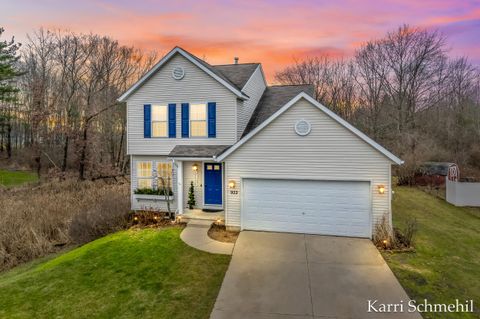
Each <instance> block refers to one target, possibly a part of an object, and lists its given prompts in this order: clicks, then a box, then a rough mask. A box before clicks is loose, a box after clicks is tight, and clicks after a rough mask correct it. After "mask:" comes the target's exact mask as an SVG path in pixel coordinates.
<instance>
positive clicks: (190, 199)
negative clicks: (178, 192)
mask: <svg viewBox="0 0 480 319" xmlns="http://www.w3.org/2000/svg"><path fill="white" fill-rule="evenodd" d="M187 204H188V208H189V209H193V206H195V204H196V202H195V186H193V181H191V182H190V188H189V189H188V202H187Z"/></svg>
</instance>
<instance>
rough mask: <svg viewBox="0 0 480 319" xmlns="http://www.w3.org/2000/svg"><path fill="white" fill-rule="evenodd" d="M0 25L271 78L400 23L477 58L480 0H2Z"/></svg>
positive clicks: (20, 35)
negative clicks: (251, 66)
mask: <svg viewBox="0 0 480 319" xmlns="http://www.w3.org/2000/svg"><path fill="white" fill-rule="evenodd" d="M0 3H1V4H0V26H3V27H4V28H5V29H6V35H7V36H11V35H15V36H16V38H17V39H18V41H20V42H23V41H25V39H26V34H27V33H31V32H32V31H34V30H36V29H38V28H39V27H41V26H43V27H44V28H53V29H68V30H71V31H75V32H93V33H97V34H102V35H103V34H105V35H109V36H111V37H113V38H115V39H118V40H119V41H120V42H121V43H123V44H128V45H135V46H137V47H141V48H143V49H147V50H148V49H155V50H157V51H158V52H159V53H160V55H163V54H165V53H166V52H168V51H169V50H170V49H171V48H172V47H174V46H175V45H179V46H182V47H183V48H185V49H187V50H189V51H191V52H192V53H194V54H196V55H198V56H199V57H202V58H205V59H206V60H207V61H208V62H209V63H212V64H223V63H232V62H233V57H234V56H239V57H240V62H262V63H263V65H264V68H265V70H266V73H267V76H268V78H269V80H273V74H274V72H275V71H276V70H279V69H281V68H282V67H284V66H286V65H288V64H289V63H291V62H292V61H293V59H295V58H302V57H305V56H314V55H316V54H319V53H329V54H331V55H334V56H345V57H348V56H351V55H352V53H353V52H354V50H355V49H356V48H358V46H359V45H360V44H361V43H363V42H365V41H367V40H369V39H373V38H378V37H381V36H382V35H383V34H385V33H386V32H387V31H390V30H393V29H395V28H396V27H398V26H399V25H401V24H403V23H407V24H410V25H412V26H420V27H426V28H433V29H439V30H440V31H441V32H443V33H444V34H445V36H446V37H447V39H448V42H447V45H448V47H449V48H450V53H451V55H453V56H461V55H466V56H468V57H470V59H471V60H472V61H474V62H475V63H476V64H477V65H480V1H450V0H447V1H444V0H435V1H434V0H416V1H415V0H391V1H379V0H376V1H375V0H369V1H353V0H336V1H307V0H298V1H290V0H276V1H254V0H244V1H213V0H209V1H200V0H197V1H172V0H171V1H153V0H137V1H126V0H117V1H114V0H110V1H101V0H81V1H66V0H64V1H60V0H36V1H34V0H0Z"/></svg>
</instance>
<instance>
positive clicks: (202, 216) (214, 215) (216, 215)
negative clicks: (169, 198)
mask: <svg viewBox="0 0 480 319" xmlns="http://www.w3.org/2000/svg"><path fill="white" fill-rule="evenodd" d="M180 216H182V219H183V218H185V219H189V220H190V219H196V220H206V221H215V222H217V221H221V222H223V221H224V220H225V212H224V211H223V210H221V211H217V212H205V211H203V210H201V209H188V208H186V209H185V210H184V212H183V214H182V215H180Z"/></svg>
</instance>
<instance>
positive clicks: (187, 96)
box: [127, 54, 237, 155]
mask: <svg viewBox="0 0 480 319" xmlns="http://www.w3.org/2000/svg"><path fill="white" fill-rule="evenodd" d="M174 66H181V67H183V68H184V70H185V76H184V78H183V79H182V80H175V79H173V78H172V75H171V74H172V73H171V72H172V68H173V67H174ZM196 102H198V103H206V102H216V103H217V118H216V125H217V135H216V137H215V138H208V137H205V138H191V137H190V138H182V137H181V132H182V130H181V120H180V119H181V106H180V104H181V103H190V104H191V103H196ZM168 103H176V104H177V107H176V136H177V137H176V138H163V137H162V138H154V137H153V138H144V135H143V105H144V104H152V105H154V104H165V105H166V104H168ZM236 108H237V97H236V95H235V94H233V93H232V92H231V91H230V90H228V89H227V88H226V87H224V86H223V85H222V84H220V83H219V82H217V81H216V80H215V79H213V78H212V77H211V76H210V75H208V74H207V73H205V72H204V71H203V70H201V69H200V68H198V67H197V66H196V65H194V64H193V63H192V62H190V61H188V60H187V59H186V58H184V57H183V56H181V55H180V54H176V55H175V56H173V57H172V58H171V59H170V60H169V61H168V62H166V63H165V65H163V66H162V68H160V70H159V71H158V72H157V73H155V74H154V75H153V76H152V77H151V78H150V79H149V80H148V81H146V82H145V83H144V84H143V85H142V86H141V87H140V88H139V89H137V91H135V92H134V93H133V94H132V95H131V96H130V97H129V98H128V99H127V132H128V134H127V154H129V155H167V154H168V153H169V152H170V151H171V150H172V149H173V147H175V145H186V144H188V145H230V144H233V143H234V142H235V141H236V139H237V136H236V131H235V129H232V128H235V127H236Z"/></svg>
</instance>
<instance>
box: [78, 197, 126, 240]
mask: <svg viewBox="0 0 480 319" xmlns="http://www.w3.org/2000/svg"><path fill="white" fill-rule="evenodd" d="M96 202H97V203H98V204H97V205H95V206H93V207H90V208H88V209H86V210H85V211H80V212H77V213H76V214H75V215H74V216H73V218H72V222H71V224H70V227H69V235H70V238H71V239H72V241H73V242H75V243H86V242H89V241H92V240H94V239H96V238H99V237H102V236H105V235H107V234H109V233H113V232H115V231H118V230H121V229H124V228H126V227H127V226H128V220H129V218H128V217H129V211H128V206H129V205H130V201H129V197H128V196H108V197H105V196H101V198H98V200H97V201H96Z"/></svg>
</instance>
